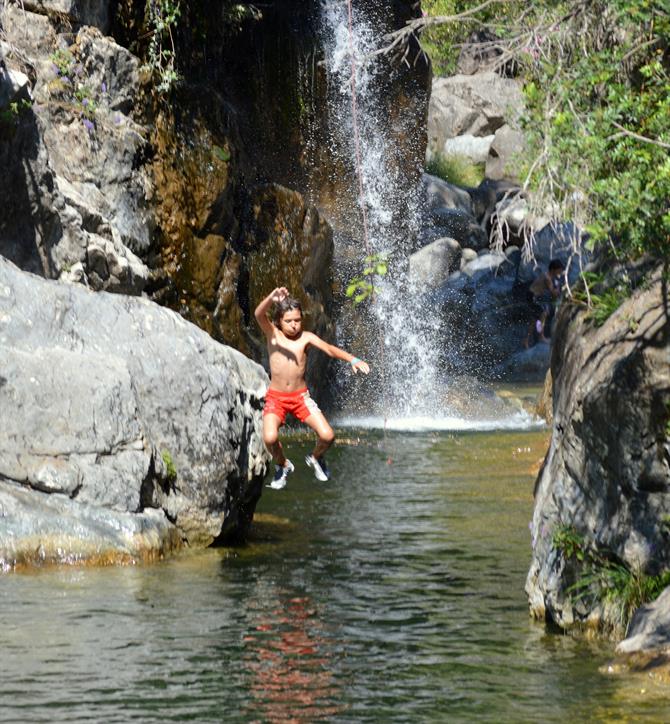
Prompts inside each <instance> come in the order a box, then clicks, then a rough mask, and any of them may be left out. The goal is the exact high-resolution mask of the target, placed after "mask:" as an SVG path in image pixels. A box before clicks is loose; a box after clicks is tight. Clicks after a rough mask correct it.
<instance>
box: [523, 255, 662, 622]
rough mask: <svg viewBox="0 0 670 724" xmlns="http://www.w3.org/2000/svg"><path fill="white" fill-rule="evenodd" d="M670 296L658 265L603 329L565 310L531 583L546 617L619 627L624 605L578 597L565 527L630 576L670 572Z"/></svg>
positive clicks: (554, 366) (556, 344) (537, 609)
mask: <svg viewBox="0 0 670 724" xmlns="http://www.w3.org/2000/svg"><path fill="white" fill-rule="evenodd" d="M669 303H670V299H669V298H668V291H667V283H666V282H664V281H663V279H662V270H661V269H660V268H658V269H657V270H656V271H655V272H654V273H650V275H649V277H648V280H647V283H646V284H645V285H642V286H641V287H639V288H638V289H637V291H635V292H634V294H633V296H632V297H631V298H630V299H628V300H626V301H625V302H624V303H623V304H622V305H621V306H620V307H619V309H617V310H616V311H615V312H614V313H613V314H612V316H611V317H610V318H609V319H608V320H607V321H606V322H605V323H604V324H603V326H601V327H596V326H595V324H594V323H593V322H592V321H591V320H590V319H589V317H588V315H587V313H586V311H585V310H584V309H583V308H582V307H579V306H577V305H572V306H571V305H563V306H562V307H561V309H560V311H559V314H558V318H557V325H556V329H555V332H554V341H553V355H552V361H551V371H552V376H553V379H554V410H553V412H554V423H553V429H552V438H551V444H550V448H549V451H548V453H547V457H546V459H545V462H544V466H543V468H542V471H541V473H540V476H539V478H538V480H537V483H536V492H535V510H534V514H533V522H532V537H533V558H532V563H531V567H530V570H529V573H528V578H527V581H526V592H527V594H528V598H529V602H530V609H531V613H532V614H533V615H534V616H536V617H537V618H541V619H542V620H549V621H553V622H555V623H556V624H558V625H559V626H564V627H569V626H571V625H573V624H580V623H584V622H587V621H588V622H590V623H591V624H594V625H595V624H599V625H601V626H603V627H604V628H610V629H611V628H616V627H617V626H618V611H617V610H616V607H610V608H608V607H606V606H605V605H604V604H603V601H602V600H600V599H599V598H598V597H597V596H595V597H593V598H589V597H584V598H581V599H580V601H579V602H578V603H577V602H576V601H575V599H574V597H573V596H572V595H571V586H573V585H574V583H575V581H576V580H577V578H578V577H579V575H580V569H579V566H578V565H577V563H576V561H575V560H574V559H573V558H571V557H570V556H568V555H567V554H566V553H564V552H563V551H562V550H559V549H557V548H556V547H555V545H554V543H553V536H554V532H555V531H557V530H561V529H562V528H565V527H570V528H571V529H572V530H574V532H575V534H576V535H578V536H579V537H580V539H581V540H583V545H584V546H585V547H586V549H587V550H591V551H596V552H597V553H598V555H600V556H604V557H606V558H607V559H608V560H613V561H615V562H618V563H619V564H621V565H624V566H626V567H627V568H628V569H629V570H631V571H636V572H641V573H644V574H648V575H655V574H657V573H658V572H659V571H662V570H664V569H667V568H668V567H670V549H668V546H667V528H666V526H665V525H664V521H665V520H667V517H668V515H669V514H670V442H669V440H668V422H669V420H670V413H669V410H670V365H669V364H668V359H670V321H669V320H668V315H667V309H668V305H669ZM582 573H583V571H582Z"/></svg>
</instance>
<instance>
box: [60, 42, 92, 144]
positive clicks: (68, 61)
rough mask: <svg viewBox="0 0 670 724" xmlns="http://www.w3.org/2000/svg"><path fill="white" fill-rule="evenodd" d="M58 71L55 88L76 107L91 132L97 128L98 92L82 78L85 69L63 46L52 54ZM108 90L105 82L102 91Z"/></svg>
mask: <svg viewBox="0 0 670 724" xmlns="http://www.w3.org/2000/svg"><path fill="white" fill-rule="evenodd" d="M50 59H51V62H52V64H53V68H54V71H55V73H56V80H57V82H56V84H55V88H56V90H57V92H58V93H59V94H62V97H63V98H64V99H65V100H66V101H67V102H69V103H72V105H73V106H74V107H75V109H76V111H77V112H78V114H79V117H80V118H81V121H82V123H83V125H84V127H85V128H86V130H87V131H88V132H89V133H93V131H94V130H95V116H96V112H97V110H98V103H97V100H96V94H95V93H94V92H93V90H92V89H91V88H90V87H89V86H88V85H87V84H86V83H85V82H84V81H83V80H82V79H81V76H82V73H83V69H82V66H81V64H79V63H77V59H76V58H75V56H74V54H73V53H72V52H71V51H69V50H67V49H63V48H59V49H58V50H56V51H55V52H54V53H52V54H51V56H50ZM105 91H106V87H105V84H104V83H103V87H102V92H103V93H104V92H105Z"/></svg>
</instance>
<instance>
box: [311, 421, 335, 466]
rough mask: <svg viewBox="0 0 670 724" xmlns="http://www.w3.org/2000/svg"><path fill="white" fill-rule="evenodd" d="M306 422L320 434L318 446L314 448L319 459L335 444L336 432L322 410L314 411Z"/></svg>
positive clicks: (314, 453)
mask: <svg viewBox="0 0 670 724" xmlns="http://www.w3.org/2000/svg"><path fill="white" fill-rule="evenodd" d="M305 424H307V425H309V426H310V427H311V428H312V430H314V432H315V433H316V434H317V435H318V437H319V439H318V440H317V441H316V447H315V448H314V452H313V453H312V455H314V457H315V458H317V460H318V459H319V458H320V457H321V456H322V455H325V453H326V451H327V450H328V448H329V447H330V446H331V445H332V444H333V441H334V440H335V433H334V432H333V428H332V427H331V426H330V425H329V424H328V420H326V418H325V417H324V415H323V412H321V411H320V410H319V411H318V412H313V413H312V414H311V415H310V416H309V417H308V418H307V419H306V420H305Z"/></svg>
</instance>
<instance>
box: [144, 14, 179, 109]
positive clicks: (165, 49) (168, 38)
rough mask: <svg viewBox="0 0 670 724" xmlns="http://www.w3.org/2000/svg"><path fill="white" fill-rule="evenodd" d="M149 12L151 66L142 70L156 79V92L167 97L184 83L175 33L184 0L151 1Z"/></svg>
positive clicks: (148, 64) (149, 63)
mask: <svg viewBox="0 0 670 724" xmlns="http://www.w3.org/2000/svg"><path fill="white" fill-rule="evenodd" d="M145 12H146V16H147V22H148V25H149V34H150V37H151V39H150V41H149V51H148V57H147V62H146V63H145V64H144V65H143V66H142V68H143V69H144V70H148V71H149V72H150V73H151V74H152V75H153V76H154V77H155V78H156V85H155V90H156V92H157V93H158V94H160V95H164V94H166V93H168V92H169V91H171V90H172V88H174V86H175V85H176V84H177V82H178V81H179V79H180V76H179V74H178V73H177V68H176V64H175V42H174V36H173V29H174V28H175V26H176V24H177V20H178V18H179V16H180V15H181V7H180V0H147V3H146V11H145Z"/></svg>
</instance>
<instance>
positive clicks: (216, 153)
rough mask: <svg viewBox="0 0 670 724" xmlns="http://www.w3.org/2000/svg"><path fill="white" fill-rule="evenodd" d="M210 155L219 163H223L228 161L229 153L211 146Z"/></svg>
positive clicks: (219, 147) (218, 147)
mask: <svg viewBox="0 0 670 724" xmlns="http://www.w3.org/2000/svg"><path fill="white" fill-rule="evenodd" d="M212 153H213V154H214V156H215V157H216V158H218V159H219V161H223V162H224V163H225V162H228V161H230V151H227V150H226V149H225V148H221V146H212Z"/></svg>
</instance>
